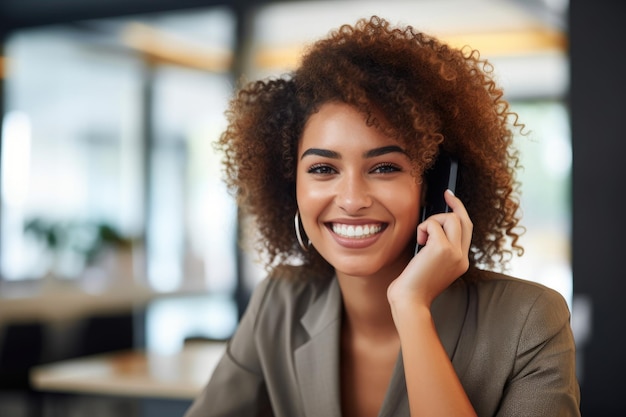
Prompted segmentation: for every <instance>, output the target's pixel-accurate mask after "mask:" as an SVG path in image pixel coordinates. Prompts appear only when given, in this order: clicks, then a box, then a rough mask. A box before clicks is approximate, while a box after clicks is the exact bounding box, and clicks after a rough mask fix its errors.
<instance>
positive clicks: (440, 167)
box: [415, 152, 459, 253]
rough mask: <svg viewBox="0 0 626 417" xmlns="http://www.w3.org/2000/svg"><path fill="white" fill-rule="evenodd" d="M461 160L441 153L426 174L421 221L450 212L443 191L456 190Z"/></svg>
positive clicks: (417, 247) (418, 246)
mask: <svg viewBox="0 0 626 417" xmlns="http://www.w3.org/2000/svg"><path fill="white" fill-rule="evenodd" d="M458 171H459V162H458V161H457V159H456V158H454V157H452V156H450V155H448V154H447V153H443V152H442V153H441V154H440V155H439V157H438V158H437V161H435V164H434V165H433V166H432V167H431V168H430V169H429V170H428V171H426V173H425V174H424V184H425V186H426V196H425V199H424V205H423V206H422V218H421V221H424V220H426V219H427V218H428V217H429V216H431V215H433V214H436V213H448V212H449V211H450V207H448V204H447V203H446V200H445V199H444V197H443V193H444V192H445V191H446V190H447V189H449V190H451V191H452V192H456V182H457V178H458ZM420 249H421V246H420V245H417V246H416V247H415V253H417V252H418V251H419V250H420Z"/></svg>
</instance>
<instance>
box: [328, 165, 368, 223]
mask: <svg viewBox="0 0 626 417" xmlns="http://www.w3.org/2000/svg"><path fill="white" fill-rule="evenodd" d="M370 191H371V190H370V188H369V185H368V183H367V181H366V180H365V179H364V178H363V177H362V176H361V175H359V174H350V175H345V176H344V177H343V178H341V180H340V181H339V182H338V184H337V189H336V195H335V202H336V204H337V206H339V207H340V208H341V209H342V210H343V211H345V212H346V213H347V214H356V213H357V212H358V211H359V210H361V209H363V208H366V207H369V206H371V205H372V197H371V193H370Z"/></svg>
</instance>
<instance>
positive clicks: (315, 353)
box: [294, 279, 342, 417]
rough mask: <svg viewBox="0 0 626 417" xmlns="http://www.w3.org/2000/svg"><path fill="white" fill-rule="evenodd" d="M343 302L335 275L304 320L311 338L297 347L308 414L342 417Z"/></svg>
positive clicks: (300, 377)
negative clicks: (340, 342) (340, 362)
mask: <svg viewBox="0 0 626 417" xmlns="http://www.w3.org/2000/svg"><path fill="white" fill-rule="evenodd" d="M341 305H342V301H341V291H340V290H339V285H338V283H337V280H336V279H333V280H332V282H331V283H330V284H329V286H328V288H327V293H326V294H323V295H322V296H320V297H318V298H317V300H316V301H315V302H314V303H313V304H312V305H311V307H310V308H309V309H308V311H307V312H306V313H305V315H304V316H303V317H302V320H301V323H302V326H303V327H304V329H305V330H306V332H307V333H308V335H309V337H310V339H309V340H308V341H307V342H305V343H304V344H302V345H301V346H299V347H298V348H297V349H296V350H295V352H294V360H295V367H296V373H297V378H298V386H299V389H300V396H301V398H302V403H303V405H304V415H305V416H309V417H317V416H324V417H341V405H340V398H339V393H340V383H339V348H340V346H339V338H340V330H341Z"/></svg>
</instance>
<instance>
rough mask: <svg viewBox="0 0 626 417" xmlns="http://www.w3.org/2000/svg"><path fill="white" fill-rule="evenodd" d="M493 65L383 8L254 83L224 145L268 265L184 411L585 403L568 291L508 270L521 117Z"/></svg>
mask: <svg viewBox="0 0 626 417" xmlns="http://www.w3.org/2000/svg"><path fill="white" fill-rule="evenodd" d="M490 71H491V67H490V65H489V63H488V62H486V61H484V60H481V59H480V57H479V54H478V52H477V51H474V50H471V49H467V50H458V49H455V48H453V47H451V46H449V45H447V44H445V43H443V42H441V41H440V40H438V39H437V38H434V37H432V36H429V35H427V34H425V33H422V32H419V31H417V30H416V29H414V28H413V27H410V26H393V25H391V24H390V23H389V22H388V21H386V20H384V19H381V18H379V17H377V16H373V17H371V18H370V19H362V20H359V21H358V22H357V23H356V24H354V25H344V26H341V27H340V28H339V29H337V30H335V31H333V32H331V33H330V35H329V36H328V37H326V38H324V39H321V40H319V41H318V42H315V43H314V44H312V45H311V46H310V48H309V49H307V52H306V54H305V55H304V56H303V59H302V61H301V65H300V66H299V67H298V68H297V69H296V70H295V71H294V72H292V73H291V74H289V75H287V76H284V77H281V78H275V79H268V80H265V81H263V80H262V81H257V82H253V83H251V84H248V85H245V86H243V88H242V89H241V90H240V91H239V92H238V93H237V94H236V96H235V97H234V98H233V99H232V101H231V103H230V107H229V110H228V112H227V116H228V121H229V124H228V127H227V129H226V130H225V132H224V133H223V134H222V136H221V138H220V140H219V142H218V146H219V148H220V149H221V150H222V151H223V152H224V155H225V160H224V163H225V167H226V175H227V177H226V181H227V183H228V185H229V186H230V187H231V189H232V190H233V191H235V192H236V195H237V199H238V203H239V205H240V207H241V209H242V210H243V212H244V213H245V214H247V215H250V216H252V218H253V219H254V221H255V223H254V224H255V225H256V226H257V227H258V233H259V237H260V239H259V240H258V246H257V249H259V250H260V251H261V253H262V254H263V255H264V260H265V261H266V267H267V272H268V278H267V279H264V280H263V281H262V282H260V283H259V284H258V285H257V287H256V288H255V290H254V293H253V295H252V298H251V300H250V302H249V304H248V307H247V311H246V313H245V314H244V316H243V317H242V319H241V321H240V323H239V325H238V328H237V330H236V332H235V334H234V336H233V337H232V339H231V340H230V343H229V345H228V348H227V350H226V352H225V354H224V356H223V358H222V359H221V361H220V362H219V364H218V365H217V368H216V369H215V371H214V373H213V375H212V377H211V379H210V381H209V383H208V385H207V386H206V389H205V390H204V392H203V393H202V394H201V395H200V396H199V397H198V398H197V400H196V401H195V402H194V404H193V405H192V407H191V408H190V409H189V411H188V412H187V415H186V417H200V416H218V415H219V416H224V415H228V416H259V415H262V416H285V417H287V416H322V415H323V416H339V415H343V416H359V417H369V416H377V415H393V416H409V415H412V416H422V415H453V416H481V417H482V416H485V417H486V416H495V415H498V416H501V417H503V416H514V415H520V414H523V415H533V416H577V415H580V412H579V402H580V396H579V387H578V381H577V379H576V375H575V346H574V339H573V336H572V331H571V328H570V324H569V310H568V306H567V303H566V302H565V300H564V298H563V297H562V296H561V295H560V294H559V293H558V292H556V291H555V290H553V289H550V288H548V287H545V286H543V285H540V284H537V283H533V282H531V281H526V280H522V279H517V278H512V277H510V276H508V275H505V274H504V271H505V270H506V269H507V266H508V262H509V260H510V259H511V258H512V257H513V256H514V255H521V254H522V253H523V248H522V247H521V246H520V244H519V238H520V236H521V234H522V229H521V228H520V227H519V222H520V213H519V212H518V209H519V198H518V194H519V186H520V184H519V182H518V181H517V177H516V171H517V169H518V168H519V167H520V162H519V155H518V152H517V150H516V148H515V147H514V140H513V139H514V131H516V130H518V128H520V126H521V124H520V123H521V122H518V121H517V120H518V118H517V115H516V114H515V113H513V112H512V111H511V109H510V107H509V104H508V102H507V101H505V100H504V99H503V91H502V89H501V88H500V87H499V86H498V85H497V84H496V83H495V81H494V80H493V79H492V74H491V73H490ZM442 153H445V154H447V155H450V156H451V157H452V158H454V159H456V160H458V181H457V186H456V190H455V193H452V192H451V191H450V190H444V189H442V190H440V194H441V198H442V199H443V200H444V201H445V204H447V206H448V207H449V209H450V210H449V211H446V212H442V213H434V214H432V215H430V216H429V217H427V218H425V219H422V218H421V216H420V211H421V208H422V206H423V205H424V198H425V195H426V191H427V190H428V188H429V187H430V188H433V187H434V181H433V178H432V177H431V176H430V172H429V170H430V169H431V168H432V167H433V165H434V164H435V162H436V161H437V160H438V158H440V156H441V155H442ZM427 173H428V174H429V175H425V174H427ZM431 191H432V190H431ZM292 219H293V220H292ZM294 229H295V230H294ZM305 241H307V243H306V244H305ZM309 242H310V243H309ZM416 245H420V247H421V249H420V251H419V252H418V253H417V254H415V255H414V253H415V246H416ZM294 258H295V259H297V260H298V261H299V262H297V264H296V265H294V262H293V259H294ZM486 358H488V359H486ZM234 387H236V388H237V389H236V390H233V389H232V388H234ZM233 392H236V394H232V393H233Z"/></svg>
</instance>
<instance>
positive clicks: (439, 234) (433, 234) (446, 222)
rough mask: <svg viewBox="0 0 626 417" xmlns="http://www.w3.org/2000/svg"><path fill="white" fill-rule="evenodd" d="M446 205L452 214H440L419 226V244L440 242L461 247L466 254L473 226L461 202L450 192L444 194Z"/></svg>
mask: <svg viewBox="0 0 626 417" xmlns="http://www.w3.org/2000/svg"><path fill="white" fill-rule="evenodd" d="M444 198H445V200H446V203H447V204H448V206H449V207H450V209H451V210H452V213H440V214H434V215H432V216H430V217H429V218H428V219H426V220H425V221H423V222H422V223H420V224H419V225H418V228H417V242H418V244H420V245H426V244H427V242H428V241H430V240H433V241H439V242H440V243H439V244H440V245H442V244H446V242H447V243H449V244H452V246H454V247H459V248H460V249H461V251H462V252H463V253H465V254H467V253H468V252H469V248H470V245H471V242H472V231H473V228H474V226H473V224H472V221H471V219H470V217H469V214H468V213H467V210H466V209H465V206H464V205H463V203H462V202H461V200H460V199H459V198H458V197H456V196H455V195H454V193H453V192H452V191H450V190H446V192H445V193H444Z"/></svg>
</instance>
